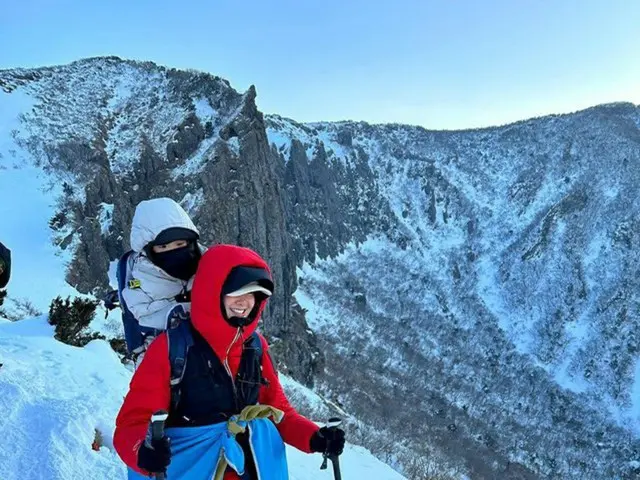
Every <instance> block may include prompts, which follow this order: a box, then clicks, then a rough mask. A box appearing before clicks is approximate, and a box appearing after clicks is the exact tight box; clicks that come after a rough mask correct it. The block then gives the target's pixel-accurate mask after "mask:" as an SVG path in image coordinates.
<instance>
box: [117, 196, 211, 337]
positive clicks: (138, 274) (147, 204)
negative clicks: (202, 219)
mask: <svg viewBox="0 0 640 480" xmlns="http://www.w3.org/2000/svg"><path fill="white" fill-rule="evenodd" d="M172 227H181V228H186V229H188V230H191V231H193V232H196V233H198V229H197V228H196V226H195V225H194V224H193V222H192V221H191V219H190V218H189V215H188V214H187V212H185V211H184V209H183V208H182V207H181V206H180V205H178V204H177V203H176V202H175V201H173V200H171V199H170V198H155V199H152V200H144V201H142V202H140V203H139V204H138V206H137V207H136V211H135V214H134V216H133V224H132V225H131V239H130V242H131V248H132V249H133V250H134V252H135V253H134V254H132V260H131V261H132V266H131V269H130V272H131V277H132V281H131V282H129V283H128V285H127V286H125V288H124V289H123V290H122V296H123V297H124V300H125V302H127V306H128V307H129V310H131V313H132V314H133V316H134V317H136V320H138V323H139V324H140V325H141V326H143V327H150V328H156V329H159V330H164V329H165V328H166V327H167V314H168V313H169V311H170V310H171V308H173V307H174V306H175V305H177V303H178V302H177V301H176V299H175V296H176V295H179V294H180V293H185V292H186V291H190V290H191V287H192V285H193V277H191V279H190V280H189V281H188V282H186V281H184V280H180V279H178V278H174V277H172V276H170V275H169V274H168V273H166V272H165V271H164V270H162V269H161V268H159V267H157V266H156V265H154V264H153V263H152V262H151V260H149V259H148V258H147V256H146V255H145V253H144V247H145V246H147V245H148V244H149V242H152V241H153V240H155V239H156V237H157V236H158V234H159V233H161V232H162V231H164V230H166V229H168V228H172ZM183 305H185V307H187V308H189V305H188V304H183Z"/></svg>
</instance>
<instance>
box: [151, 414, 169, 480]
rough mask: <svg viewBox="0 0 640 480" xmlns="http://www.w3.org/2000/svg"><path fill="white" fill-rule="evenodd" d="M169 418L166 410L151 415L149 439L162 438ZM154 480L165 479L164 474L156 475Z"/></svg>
mask: <svg viewBox="0 0 640 480" xmlns="http://www.w3.org/2000/svg"><path fill="white" fill-rule="evenodd" d="M168 417H169V413H168V412H167V411H166V410H158V411H157V412H154V414H153V415H151V439H152V440H161V439H162V437H164V422H165V421H166V420H167V418H168ZM155 477H156V480H165V479H166V478H167V476H166V474H165V472H160V473H156V475H155Z"/></svg>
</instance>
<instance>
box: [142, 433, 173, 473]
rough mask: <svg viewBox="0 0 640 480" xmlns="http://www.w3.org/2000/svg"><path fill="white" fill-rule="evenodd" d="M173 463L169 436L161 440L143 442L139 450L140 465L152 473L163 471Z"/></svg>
mask: <svg viewBox="0 0 640 480" xmlns="http://www.w3.org/2000/svg"><path fill="white" fill-rule="evenodd" d="M169 463H171V446H170V442H169V437H167V436H164V437H162V438H161V439H160V440H150V446H149V443H147V441H144V442H142V445H140V450H138V467H140V468H141V469H142V470H146V471H147V472H150V473H162V472H164V471H165V470H166V469H167V467H168V466H169Z"/></svg>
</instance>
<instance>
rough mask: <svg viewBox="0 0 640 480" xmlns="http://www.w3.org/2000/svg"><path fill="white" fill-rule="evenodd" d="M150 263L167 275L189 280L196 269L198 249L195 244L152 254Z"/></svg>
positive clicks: (198, 258)
mask: <svg viewBox="0 0 640 480" xmlns="http://www.w3.org/2000/svg"><path fill="white" fill-rule="evenodd" d="M150 259H151V261H152V262H153V263H154V264H155V265H157V266H158V267H160V268H161V269H162V270H164V271H165V272H166V273H167V274H169V275H171V276H172V277H174V278H179V279H180V280H185V281H187V280H189V279H190V278H191V277H193V276H194V275H195V273H196V270H197V269H198V262H199V261H200V249H199V248H198V245H197V244H195V243H190V244H189V245H187V246H186V247H182V248H176V249H175V250H169V251H168V252H153V254H152V255H151V257H150Z"/></svg>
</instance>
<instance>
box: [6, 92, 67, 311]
mask: <svg viewBox="0 0 640 480" xmlns="http://www.w3.org/2000/svg"><path fill="white" fill-rule="evenodd" d="M0 106H1V107H0V220H1V223H0V242H2V243H3V244H5V245H6V246H7V247H8V248H10V249H11V258H12V272H11V283H10V284H9V287H8V290H7V291H8V300H7V301H6V302H5V307H6V308H7V309H8V310H11V308H12V300H28V301H30V302H31V303H32V304H33V305H34V306H35V307H36V308H37V309H39V310H41V311H46V310H47V309H48V307H49V303H50V302H51V300H52V299H53V298H54V297H56V296H57V295H63V296H66V295H76V294H77V292H76V290H75V289H73V288H72V287H70V286H69V285H68V284H67V283H66V282H65V281H64V277H65V271H66V265H67V262H69V261H70V258H67V256H66V255H64V254H62V253H61V251H60V250H59V249H57V248H56V247H54V246H53V245H52V241H51V230H50V228H49V220H50V219H51V217H52V216H53V214H54V212H55V200H54V199H55V194H56V192H55V190H52V189H51V188H50V179H49V178H47V177H46V176H45V175H44V174H43V173H42V171H41V170H39V169H36V168H34V167H31V166H30V156H29V154H28V153H26V152H25V151H24V150H22V149H21V148H20V147H19V146H18V145H17V144H16V143H15V141H14V138H13V137H14V135H12V132H13V131H15V129H17V128H18V127H19V116H20V115H21V114H24V113H26V112H28V111H30V109H31V108H32V101H31V100H30V98H29V97H28V96H27V95H25V94H23V93H22V92H21V91H15V92H13V93H12V94H10V95H9V94H6V93H1V92H0Z"/></svg>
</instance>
